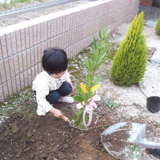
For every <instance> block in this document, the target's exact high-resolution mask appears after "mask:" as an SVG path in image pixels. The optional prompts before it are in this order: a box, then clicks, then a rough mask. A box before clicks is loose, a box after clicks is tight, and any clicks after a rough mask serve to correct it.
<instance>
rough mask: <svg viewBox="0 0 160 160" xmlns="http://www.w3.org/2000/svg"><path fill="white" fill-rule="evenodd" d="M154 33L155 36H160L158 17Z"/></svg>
mask: <svg viewBox="0 0 160 160" xmlns="http://www.w3.org/2000/svg"><path fill="white" fill-rule="evenodd" d="M155 31H156V34H158V35H160V17H159V20H158V22H157V24H156V28H155Z"/></svg>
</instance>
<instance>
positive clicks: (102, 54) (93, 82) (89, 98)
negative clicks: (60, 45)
mask: <svg viewBox="0 0 160 160" xmlns="http://www.w3.org/2000/svg"><path fill="white" fill-rule="evenodd" d="M109 32H110V30H108V31H107V30H106V27H104V28H103V30H102V32H101V31H100V30H99V42H97V41H96V39H95V38H94V40H93V46H94V53H93V55H91V56H90V57H88V56H87V57H86V59H85V67H86V69H87V71H88V74H87V77H86V82H87V86H86V85H85V84H83V83H81V84H80V86H78V85H76V90H77V92H78V94H79V95H76V96H74V97H73V98H74V100H75V101H78V102H80V103H79V104H77V108H78V109H79V112H76V114H77V117H76V118H73V120H74V122H75V124H76V127H77V128H78V127H80V128H83V125H84V126H85V127H87V126H89V125H90V123H91V120H92V110H93V108H96V107H97V106H96V103H95V102H94V101H98V100H100V97H99V96H98V95H97V94H96V90H97V89H98V88H99V87H100V85H99V84H98V83H99V82H100V80H101V75H98V76H97V77H96V78H95V72H96V71H97V70H98V68H99V67H100V66H101V65H102V63H103V62H105V61H106V60H107V59H108V57H107V56H106V53H107V51H108V49H109V48H110V46H111V43H108V44H107V45H106V42H107V40H108V39H109V37H110V35H109ZM82 118H83V122H82ZM86 123H88V124H86Z"/></svg>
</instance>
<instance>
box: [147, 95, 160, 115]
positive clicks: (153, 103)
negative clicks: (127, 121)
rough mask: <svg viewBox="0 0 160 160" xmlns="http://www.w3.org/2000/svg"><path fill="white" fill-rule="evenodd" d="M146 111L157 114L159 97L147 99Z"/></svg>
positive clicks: (159, 103)
mask: <svg viewBox="0 0 160 160" xmlns="http://www.w3.org/2000/svg"><path fill="white" fill-rule="evenodd" d="M147 109H148V110H149V111H150V112H152V113H156V112H159V109H160V97H156V96H153V97H148V98H147Z"/></svg>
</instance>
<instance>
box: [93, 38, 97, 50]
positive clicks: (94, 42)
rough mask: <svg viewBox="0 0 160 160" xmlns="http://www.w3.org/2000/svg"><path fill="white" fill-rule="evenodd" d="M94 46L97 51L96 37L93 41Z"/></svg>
mask: <svg viewBox="0 0 160 160" xmlns="http://www.w3.org/2000/svg"><path fill="white" fill-rule="evenodd" d="M93 45H94V48H95V49H97V43H96V39H95V37H94V40H93Z"/></svg>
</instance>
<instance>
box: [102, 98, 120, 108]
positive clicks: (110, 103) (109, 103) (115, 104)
mask: <svg viewBox="0 0 160 160" xmlns="http://www.w3.org/2000/svg"><path fill="white" fill-rule="evenodd" d="M105 103H106V105H107V106H108V107H110V108H116V107H119V105H118V104H117V103H115V102H114V101H109V100H108V99H107V98H105Z"/></svg>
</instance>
